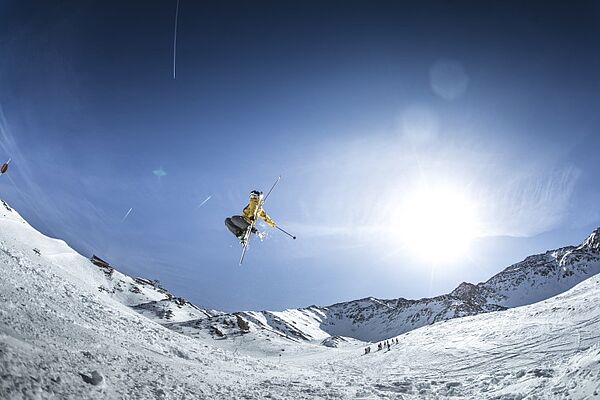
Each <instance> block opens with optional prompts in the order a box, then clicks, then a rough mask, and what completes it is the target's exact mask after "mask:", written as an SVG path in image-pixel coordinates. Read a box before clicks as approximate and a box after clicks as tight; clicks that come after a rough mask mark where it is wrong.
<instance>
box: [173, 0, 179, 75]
mask: <svg viewBox="0 0 600 400" xmlns="http://www.w3.org/2000/svg"><path fill="white" fill-rule="evenodd" d="M178 19H179V0H177V7H176V8H175V31H174V32H173V79H175V66H176V64H175V62H176V60H177V20H178Z"/></svg>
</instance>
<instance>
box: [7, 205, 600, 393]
mask: <svg viewBox="0 0 600 400" xmlns="http://www.w3.org/2000/svg"><path fill="white" fill-rule="evenodd" d="M594 246H595V242H594V243H593V244H592V247H594ZM34 249H35V250H36V251H34ZM572 250H575V249H572ZM586 251H587V250H586ZM38 253H39V255H38ZM576 256H577V255H576ZM577 257H580V256H577ZM561 260H562V258H561ZM580 261H581V258H580ZM104 269H105V268H98V267H96V266H94V265H92V264H91V263H90V262H89V260H87V259H86V258H85V257H82V256H80V255H78V254H77V253H76V252H74V251H73V250H72V249H70V248H69V247H68V246H67V245H66V244H65V243H64V242H62V241H60V240H56V239H51V238H48V237H46V236H44V235H41V234H39V233H38V232H36V231H35V230H34V229H33V228H31V227H30V226H29V225H28V224H27V223H26V222H25V221H24V220H23V219H22V218H20V217H19V216H18V214H17V213H16V212H14V211H9V210H8V209H7V211H4V210H2V212H1V213H0V270H1V271H2V273H1V274H0V398H1V399H123V398H127V399H204V398H214V399H231V398H247V399H262V398H272V399H289V398H294V399H322V398H342V399H345V398H362V399H365V398H370V399H375V398H394V399H396V398H404V399H439V398H447V397H452V398H457V397H458V398H474V399H475V398H476V399H505V400H508V399H526V398H527V399H554V398H556V399H563V398H564V399H567V398H568V399H594V398H598V396H599V395H598V391H599V390H600V384H599V383H598V382H600V334H599V333H598V332H600V314H599V313H598V310H599V309H600V277H599V276H598V275H597V276H594V277H592V278H590V279H587V280H585V281H584V282H582V283H580V284H579V285H577V286H576V287H574V288H573V289H571V290H568V291H567V292H565V293H563V294H560V295H558V296H556V297H552V298H550V299H547V300H545V301H542V302H539V303H536V304H533V305H529V306H524V307H519V308H513V309H508V310H506V311H503V312H499V313H484V314H482V315H476V316H469V317H465V318H459V319H453V320H449V321H445V322H442V323H438V324H434V325H431V326H426V327H423V328H421V329H416V330H413V331H411V332H409V333H406V334H404V335H401V336H399V337H398V339H399V344H394V345H392V346H391V347H390V349H389V350H385V351H384V350H382V351H377V350H376V349H375V348H374V349H372V352H371V353H370V354H366V355H364V346H366V345H367V344H365V343H361V342H356V341H354V340H352V339H347V338H341V337H333V338H325V339H324V342H325V344H326V346H323V345H321V344H320V343H321V342H317V343H311V342H310V341H306V340H302V339H298V340H297V341H294V340H289V339H286V338H285V337H284V336H285V334H286V333H283V332H286V331H285V329H286V327H287V325H288V324H289V325H292V326H294V325H300V326H301V325H302V324H303V323H306V324H307V325H308V324H309V322H310V318H321V317H325V316H326V315H323V314H321V312H323V311H322V310H324V308H319V307H309V308H307V309H306V310H310V311H306V310H295V311H294V310H290V311H289V312H281V313H272V314H270V315H267V314H264V313H245V314H238V315H233V314H232V315H230V314H219V315H213V316H211V317H210V318H209V317H208V316H207V318H202V319H194V320H189V321H185V322H166V321H165V320H163V319H157V316H156V313H155V312H154V311H150V314H148V315H149V316H150V317H151V318H146V317H145V316H144V315H140V314H139V313H137V312H135V311H133V309H132V306H133V307H137V306H139V305H141V304H146V305H149V304H160V302H164V301H165V300H168V297H169V296H166V297H165V295H164V293H162V292H161V289H156V288H155V287H154V285H152V284H146V283H140V282H139V281H138V282H136V280H135V279H132V278H128V277H126V276H124V275H122V276H121V275H118V274H117V271H114V272H113V273H112V279H110V278H111V277H109V276H108V275H107V273H105V271H104ZM130 279H131V280H130ZM142 282H143V281H142ZM119 285H120V287H119V288H118V289H117V287H118V286H119ZM101 286H102V287H104V289H102V290H100V289H99V287H101ZM133 286H138V287H139V290H140V292H141V293H137V291H136V290H133V291H131V290H130V288H131V287H133ZM157 293H162V294H161V295H159V294H157ZM142 294H144V295H143V296H142ZM147 300H150V301H147ZM152 301H155V302H158V303H151V302H152ZM358 303H360V305H361V306H362V307H363V308H368V306H369V305H370V304H378V307H389V306H390V305H389V304H388V303H386V302H381V303H380V302H379V301H378V300H375V299H367V300H362V301H359V302H358ZM345 304H347V303H345ZM392 304H393V303H392ZM149 307H150V306H149ZM332 307H333V308H338V307H340V308H338V309H342V308H341V306H340V305H336V306H335V307H334V306H332ZM150 308H152V307H150ZM158 310H159V311H160V310H163V309H160V308H158ZM199 312H200V314H203V315H204V311H202V310H199ZM310 313H314V316H311V315H310ZM158 314H160V312H159V313H158ZM208 314H211V312H208ZM252 316H253V317H254V318H255V319H256V321H259V322H260V323H262V324H265V325H266V326H271V325H269V324H272V325H275V326H278V324H281V329H271V330H268V329H264V330H263V333H264V335H263V336H258V335H254V336H253V335H248V334H239V331H240V330H242V331H246V330H248V329H250V330H252V329H253V328H252V326H251V324H250V323H249V321H247V320H246V318H248V320H249V319H250V317H252ZM317 316H320V317H317ZM238 317H239V318H238ZM357 317H358V316H357ZM183 318H185V319H187V316H184V317H183ZM219 318H220V319H221V320H222V322H221V323H222V324H224V325H225V322H224V321H225V319H227V318H232V319H235V320H232V322H231V323H228V324H229V325H230V328H231V332H228V331H225V332H222V333H224V336H222V337H221V340H213V339H212V336H213V335H214V334H212V333H210V332H209V331H207V330H205V329H195V328H190V326H192V325H193V324H196V323H200V322H201V321H204V322H203V323H206V324H208V325H207V326H208V327H210V321H211V320H214V319H219ZM284 318H289V319H287V320H286V319H284ZM358 318H360V317H358ZM365 318H366V317H365ZM174 319H175V320H177V318H174ZM157 322H160V323H157ZM293 322H295V324H294V323H293ZM161 323H162V324H165V325H176V326H177V327H178V329H184V327H186V326H187V327H188V328H189V329H192V331H193V332H194V337H193V338H192V337H189V336H186V335H181V334H179V333H177V332H174V331H173V330H170V329H168V328H167V327H166V326H164V325H161ZM253 323H256V322H253ZM313 327H314V326H313ZM301 328H302V329H299V328H298V330H302V332H306V333H308V334H310V335H311V337H316V336H318V333H316V332H315V331H312V330H309V328H307V327H301ZM319 329H320V328H319ZM236 330H237V332H238V333H237V334H235V332H236ZM292 333H293V331H291V330H290V331H288V333H287V334H288V335H291V334H292ZM282 335H283V336H282ZM290 337H291V336H290ZM330 346H338V347H337V348H336V347H330ZM400 396H401V397H400Z"/></svg>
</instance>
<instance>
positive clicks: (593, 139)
mask: <svg viewBox="0 0 600 400" xmlns="http://www.w3.org/2000/svg"><path fill="white" fill-rule="evenodd" d="M146 3H148V4H146ZM175 4H176V1H166V0H165V1H153V2H131V3H130V4H124V2H100V1H72V2H69V1H65V2H54V3H53V4H50V3H49V2H29V3H28V2H23V1H18V2H17V1H8V2H7V1H4V2H1V3H0V129H1V130H0V158H8V157H11V158H12V160H13V161H12V163H11V170H10V173H9V174H7V175H4V176H2V177H0V195H1V197H2V198H4V199H6V200H7V201H8V202H9V203H11V204H12V205H13V206H14V207H16V208H17V209H18V210H19V212H20V213H21V214H22V215H23V216H25V217H26V218H27V219H28V220H29V221H30V222H31V223H32V224H33V225H34V226H35V227H36V228H38V229H40V230H41V231H42V232H44V233H46V234H49V235H51V236H55V237H60V238H63V239H64V240H66V241H67V242H68V243H69V244H70V245H71V246H73V247H74V248H75V249H77V250H78V251H80V252H81V253H82V254H85V255H88V256H91V254H96V255H98V256H100V257H102V258H105V259H107V260H108V261H110V262H111V263H113V264H114V265H115V266H117V268H119V269H121V270H122V271H124V272H126V273H129V274H132V275H136V276H146V277H151V278H156V279H159V280H160V281H161V282H162V283H163V285H164V286H165V287H167V288H169V289H170V290H172V291H173V292H175V293H176V294H178V295H180V296H183V297H186V298H188V299H190V300H192V301H193V302H195V303H197V304H199V305H202V306H206V307H213V308H218V309H225V310H239V309H264V308H268V309H282V308H287V307H298V306H306V305H310V304H330V303H334V302H338V301H344V300H350V299H355V298H359V297H365V296H376V297H382V298H395V297H407V298H417V297H425V296H431V295H436V294H441V293H444V292H447V291H449V290H451V289H453V288H454V287H455V286H456V285H458V284H459V283H460V282H462V281H472V282H477V281H482V280H485V279H488V278H489V277H490V276H492V275H493V274H495V273H496V272H498V271H500V270H501V269H502V268H504V267H505V266H507V265H509V264H511V263H514V262H517V261H520V260H521V259H522V258H523V257H525V256H526V255H529V254H532V253H536V252H541V251H544V250H546V249H550V248H554V247H559V246H563V245H567V244H574V243H578V242H580V241H581V240H583V239H584V238H585V237H586V235H587V234H588V233H589V232H591V230H592V229H594V228H595V227H597V226H598V225H600V212H599V210H598V204H600V192H599V187H600V185H598V184H599V182H598V173H597V171H598V170H600V158H599V157H598V153H599V151H600V136H599V128H600V114H599V108H598V104H600V90H599V89H600V74H599V73H598V71H600V53H599V52H598V49H597V43H598V39H599V38H600V28H599V27H600V7H599V6H598V5H597V3H596V4H594V2H577V3H576V4H566V3H564V2H528V3H527V4H526V5H525V4H520V3H519V2H505V1H503V2H486V4H485V5H478V2H451V3H443V2H419V5H415V4H408V3H407V4H402V3H400V2H385V1H382V2H348V1H344V2H334V1H330V2H317V1H307V2H294V3H293V2H264V1H261V2H218V3H203V2H193V1H187V0H181V1H180V10H179V26H178V45H177V63H176V64H177V78H176V79H175V80H174V79H173V76H172V74H173V71H172V68H173V59H172V51H173V48H172V46H173V25H174V16H175ZM158 171H160V172H158ZM278 175H282V180H281V182H280V184H279V186H278V187H277V189H276V191H275V192H274V193H273V195H272V197H271V198H270V199H269V202H268V204H267V206H266V209H267V211H268V212H269V214H270V215H271V216H272V217H273V218H274V219H275V220H276V221H277V222H278V223H279V224H280V225H281V226H282V227H283V228H285V229H288V230H290V231H291V232H293V233H294V234H296V235H297V236H298V240H296V241H293V240H290V239H289V238H288V237H286V236H285V235H283V234H281V233H280V232H278V231H274V230H269V237H268V238H267V239H266V240H265V241H264V242H262V243H260V244H258V243H254V244H253V245H252V247H251V249H250V252H249V254H248V257H247V259H246V261H245V264H244V266H243V267H241V268H240V267H239V266H238V265H237V262H238V258H239V252H240V249H239V245H238V244H237V243H236V241H235V239H234V238H233V236H232V235H231V234H230V233H229V232H228V231H227V230H226V229H225V226H224V224H223V220H224V218H225V217H227V216H230V215H233V214H237V213H239V212H240V211H241V209H242V208H243V207H244V205H245V204H246V201H247V195H248V192H249V191H250V190H253V189H261V190H267V189H268V188H269V186H270V185H271V184H272V182H273V180H274V179H275V178H276V177H277V176H278ZM423 187H426V188H428V189H427V190H425V191H424V192H423V189H422V188H423ZM439 188H450V192H451V193H459V194H460V196H465V198H468V199H469V202H468V203H467V204H468V205H469V208H471V209H476V211H477V218H476V224H475V225H476V228H474V231H473V234H472V235H471V236H472V237H471V240H470V242H469V245H468V249H467V251H466V252H465V253H464V254H462V256H461V257H459V258H457V259H453V260H450V259H448V260H446V259H445V258H444V257H434V258H431V257H429V255H431V254H429V253H435V252H436V249H439V248H443V243H442V242H444V243H445V242H447V241H446V239H444V237H446V238H448V237H451V236H453V235H449V234H447V232H446V233H444V235H441V236H440V233H439V232H443V230H441V229H440V230H438V229H435V230H434V231H436V232H437V234H436V233H432V234H431V235H430V236H427V238H426V239H428V240H429V241H430V242H431V245H430V246H429V247H430V248H431V251H430V252H425V253H428V254H423V253H424V251H423V250H421V251H420V252H415V251H414V246H413V245H412V242H410V240H409V241H407V237H409V236H411V237H410V238H409V239H414V237H413V236H414V235H411V234H410V232H407V227H410V226H411V225H409V224H408V221H407V218H408V217H407V215H409V214H411V209H410V208H407V206H406V204H409V203H410V201H409V200H410V199H411V198H412V197H411V196H412V195H413V194H414V193H430V194H431V193H436V196H437V197H444V196H445V194H446V193H449V192H447V191H444V190H445V189H444V190H441V191H440V190H439ZM440 193H441V194H440ZM209 196H210V199H209V200H208V201H206V203H205V204H203V205H202V206H200V204H201V203H202V202H203V201H204V200H205V199H207V198H208V197H209ZM417 198H419V197H418V196H417ZM436 201H438V200H436ZM448 202H449V200H448V201H446V203H448ZM446 203H444V202H443V201H442V202H441V203H434V204H441V205H442V206H441V207H440V209H441V210H442V211H443V212H445V209H444V207H443V205H445V204H446ZM434 207H435V206H434ZM130 208H132V211H131V213H130V214H129V215H128V217H127V218H126V219H125V220H123V217H124V216H125V214H126V213H127V211H128V210H129V209H130ZM450 213H452V211H450ZM419 218H421V217H420V216H419ZM413 223H414V222H413ZM456 225H461V224H456ZM423 226H427V225H425V224H423ZM458 228H459V227H457V229H458ZM265 229H266V228H265ZM420 244H421V245H422V244H423V243H420ZM428 244H429V242H427V245H428ZM417 247H418V246H417Z"/></svg>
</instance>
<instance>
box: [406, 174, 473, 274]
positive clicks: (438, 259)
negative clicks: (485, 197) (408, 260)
mask: <svg viewBox="0 0 600 400" xmlns="http://www.w3.org/2000/svg"><path fill="white" fill-rule="evenodd" d="M398 228H399V235H400V238H401V240H402V242H403V244H404V245H405V247H406V248H407V249H408V250H410V251H411V252H412V253H413V255H414V256H416V257H418V258H421V259H424V260H427V261H431V262H435V263H443V262H451V261H457V260H459V259H461V258H462V257H463V256H464V255H465V254H466V253H467V252H468V250H469V247H470V244H471V242H472V241H473V239H474V238H475V237H476V233H477V232H476V231H477V210H476V206H475V204H474V203H473V201H471V200H470V199H469V198H468V197H467V196H466V195H464V194H463V193H462V192H461V191H459V190H457V189H455V188H452V187H448V186H437V187H420V188H417V189H415V190H414V191H413V192H411V193H410V194H409V195H408V196H407V198H406V199H405V200H404V201H403V202H402V204H401V206H400V215H399V219H398Z"/></svg>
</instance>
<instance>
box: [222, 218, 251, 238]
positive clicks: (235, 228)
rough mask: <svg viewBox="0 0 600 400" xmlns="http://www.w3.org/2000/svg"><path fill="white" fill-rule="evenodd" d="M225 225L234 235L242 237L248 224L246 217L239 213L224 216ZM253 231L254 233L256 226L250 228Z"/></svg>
mask: <svg viewBox="0 0 600 400" xmlns="http://www.w3.org/2000/svg"><path fill="white" fill-rule="evenodd" d="M225 225H226V226H227V229H229V230H230V231H231V233H233V234H234V235H235V236H237V237H242V236H243V235H244V233H246V230H248V227H249V226H250V224H249V223H248V221H246V218H244V217H242V216H241V215H234V216H233V217H230V218H225ZM252 232H253V233H256V228H255V229H253V230H252Z"/></svg>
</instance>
